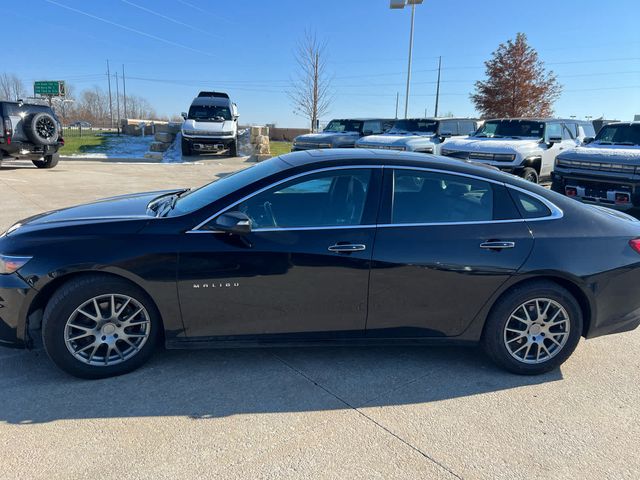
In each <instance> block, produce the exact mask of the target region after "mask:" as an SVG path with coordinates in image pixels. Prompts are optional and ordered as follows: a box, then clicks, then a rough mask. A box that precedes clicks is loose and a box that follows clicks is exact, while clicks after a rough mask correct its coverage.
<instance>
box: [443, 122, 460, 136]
mask: <svg viewBox="0 0 640 480" xmlns="http://www.w3.org/2000/svg"><path fill="white" fill-rule="evenodd" d="M458 132H459V130H458V122H457V121H454V120H445V121H441V122H440V133H441V134H442V133H450V134H451V135H459V133H458Z"/></svg>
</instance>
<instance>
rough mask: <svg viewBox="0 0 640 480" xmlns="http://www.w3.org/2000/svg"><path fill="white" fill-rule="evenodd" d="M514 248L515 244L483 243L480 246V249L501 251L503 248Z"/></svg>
mask: <svg viewBox="0 0 640 480" xmlns="http://www.w3.org/2000/svg"><path fill="white" fill-rule="evenodd" d="M515 246H516V242H500V241H495V242H484V243H481V244H480V248H486V249H487V250H502V249H503V248H513V247H515Z"/></svg>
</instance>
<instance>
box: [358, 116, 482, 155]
mask: <svg viewBox="0 0 640 480" xmlns="http://www.w3.org/2000/svg"><path fill="white" fill-rule="evenodd" d="M479 124H480V122H479V121H478V120H476V119H474V118H405V119H398V120H396V121H395V123H394V124H393V127H391V129H390V130H388V131H387V132H385V133H383V134H381V135H369V136H367V137H363V138H361V139H360V140H358V141H357V142H356V147H357V148H379V149H384V150H399V151H407V152H421V153H434V154H436V155H438V154H440V148H441V145H442V144H443V143H445V142H447V141H449V140H450V139H452V138H456V137H459V138H462V137H464V136H467V135H470V134H472V133H473V132H475V130H476V129H477V128H478V126H479Z"/></svg>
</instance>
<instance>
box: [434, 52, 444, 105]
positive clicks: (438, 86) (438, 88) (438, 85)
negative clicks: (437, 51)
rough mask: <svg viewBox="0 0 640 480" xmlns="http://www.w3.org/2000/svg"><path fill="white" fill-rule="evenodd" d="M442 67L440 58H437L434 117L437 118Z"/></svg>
mask: <svg viewBox="0 0 640 480" xmlns="http://www.w3.org/2000/svg"><path fill="white" fill-rule="evenodd" d="M441 67H442V57H438V83H437V85H436V112H435V113H434V115H433V116H434V117H437V116H438V100H440V68H441Z"/></svg>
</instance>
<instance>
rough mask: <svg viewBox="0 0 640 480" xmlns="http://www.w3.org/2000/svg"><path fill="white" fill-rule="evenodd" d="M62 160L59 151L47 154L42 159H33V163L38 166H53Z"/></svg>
mask: <svg viewBox="0 0 640 480" xmlns="http://www.w3.org/2000/svg"><path fill="white" fill-rule="evenodd" d="M59 161H60V155H58V154H57V153H55V154H53V155H45V156H44V159H42V160H33V164H34V165H35V166H36V167H38V168H53V167H55V166H56V165H58V162H59Z"/></svg>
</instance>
